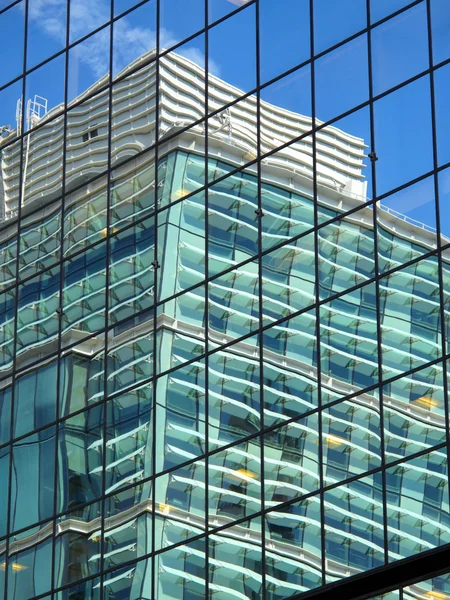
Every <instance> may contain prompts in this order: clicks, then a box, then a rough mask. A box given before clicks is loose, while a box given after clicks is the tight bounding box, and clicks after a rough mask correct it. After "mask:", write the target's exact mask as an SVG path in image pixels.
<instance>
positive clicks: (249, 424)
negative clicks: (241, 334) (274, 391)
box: [208, 337, 261, 450]
mask: <svg viewBox="0 0 450 600" xmlns="http://www.w3.org/2000/svg"><path fill="white" fill-rule="evenodd" d="M256 343H257V339H256V338H255V337H253V338H247V339H246V340H245V342H241V343H238V344H236V345H233V346H230V347H229V348H227V349H226V350H219V351H218V352H215V353H214V354H211V355H210V356H209V358H208V361H209V364H208V366H209V370H208V409H209V410H208V417H209V422H208V425H209V448H210V450H212V449H215V448H218V447H220V446H222V445H223V444H224V443H225V444H227V443H231V442H237V441H239V440H241V439H242V438H245V437H247V436H249V435H252V434H256V433H257V432H258V431H259V430H260V427H261V425H260V369H259V359H258V358H257V356H256V354H255V353H256V352H257V351H255V350H254V345H255V344H256ZM250 348H251V352H252V354H253V356H252V357H251V358H249V357H248V351H249V350H250Z"/></svg>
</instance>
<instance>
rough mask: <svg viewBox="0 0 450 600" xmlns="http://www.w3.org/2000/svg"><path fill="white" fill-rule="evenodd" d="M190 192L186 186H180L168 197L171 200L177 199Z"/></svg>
mask: <svg viewBox="0 0 450 600" xmlns="http://www.w3.org/2000/svg"><path fill="white" fill-rule="evenodd" d="M190 193H191V192H190V190H187V189H186V188H180V189H179V190H176V191H175V192H174V193H173V194H172V195H171V196H170V199H171V200H179V199H180V198H184V197H185V196H187V195H188V194H190Z"/></svg>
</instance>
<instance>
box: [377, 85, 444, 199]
mask: <svg viewBox="0 0 450 600" xmlns="http://www.w3.org/2000/svg"><path fill="white" fill-rule="evenodd" d="M374 111H375V143H376V149H377V151H376V154H377V157H378V161H377V163H376V172H377V194H378V195H381V194H384V193H386V192H388V191H390V190H391V189H393V188H396V187H398V186H400V185H402V184H404V183H406V182H407V181H410V180H411V179H414V178H416V177H419V176H420V175H422V174H423V173H426V172H427V171H429V170H431V168H432V166H433V148H432V139H431V107H430V82H429V79H428V76H426V77H421V78H420V79H418V80H417V81H414V82H413V83H410V84H409V85H407V86H405V87H403V88H401V89H399V90H397V91H395V92H393V93H392V94H389V95H388V96H385V97H384V98H381V99H380V100H377V102H375V105H374ZM417 115H420V119H417ZM411 123H415V126H414V127H411ZM399 157H401V160H398V158H399ZM393 164H395V165H396V166H397V168H395V169H393V168H392V165H393Z"/></svg>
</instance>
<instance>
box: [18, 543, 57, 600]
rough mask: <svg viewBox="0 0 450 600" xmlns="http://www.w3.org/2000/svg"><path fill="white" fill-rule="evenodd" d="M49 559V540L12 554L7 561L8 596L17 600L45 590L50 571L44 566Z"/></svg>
mask: <svg viewBox="0 0 450 600" xmlns="http://www.w3.org/2000/svg"><path fill="white" fill-rule="evenodd" d="M51 560H52V542H51V540H47V541H45V542H42V543H41V544H37V545H36V546H34V547H32V548H30V549H29V550H25V551H23V552H20V553H18V554H13V555H12V556H11V557H10V558H9V561H8V598H11V600H19V599H21V598H31V597H33V596H35V595H39V594H43V593H45V592H47V591H48V590H49V589H50V588H51V581H50V579H51V577H50V574H51V572H50V570H49V569H48V568H46V566H47V565H48V564H50V563H51Z"/></svg>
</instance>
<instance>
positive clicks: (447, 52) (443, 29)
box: [431, 0, 450, 64]
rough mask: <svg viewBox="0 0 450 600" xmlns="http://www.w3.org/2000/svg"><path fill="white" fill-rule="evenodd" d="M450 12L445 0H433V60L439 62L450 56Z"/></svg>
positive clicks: (435, 62)
mask: <svg viewBox="0 0 450 600" xmlns="http://www.w3.org/2000/svg"><path fill="white" fill-rule="evenodd" d="M449 25H450V14H449V12H448V4H447V2H446V1H445V0H431V28H432V36H433V62H434V64H438V63H440V62H441V61H443V60H445V59H446V58H448V57H449V56H450V46H449V39H448V35H447V32H448V27H449Z"/></svg>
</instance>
